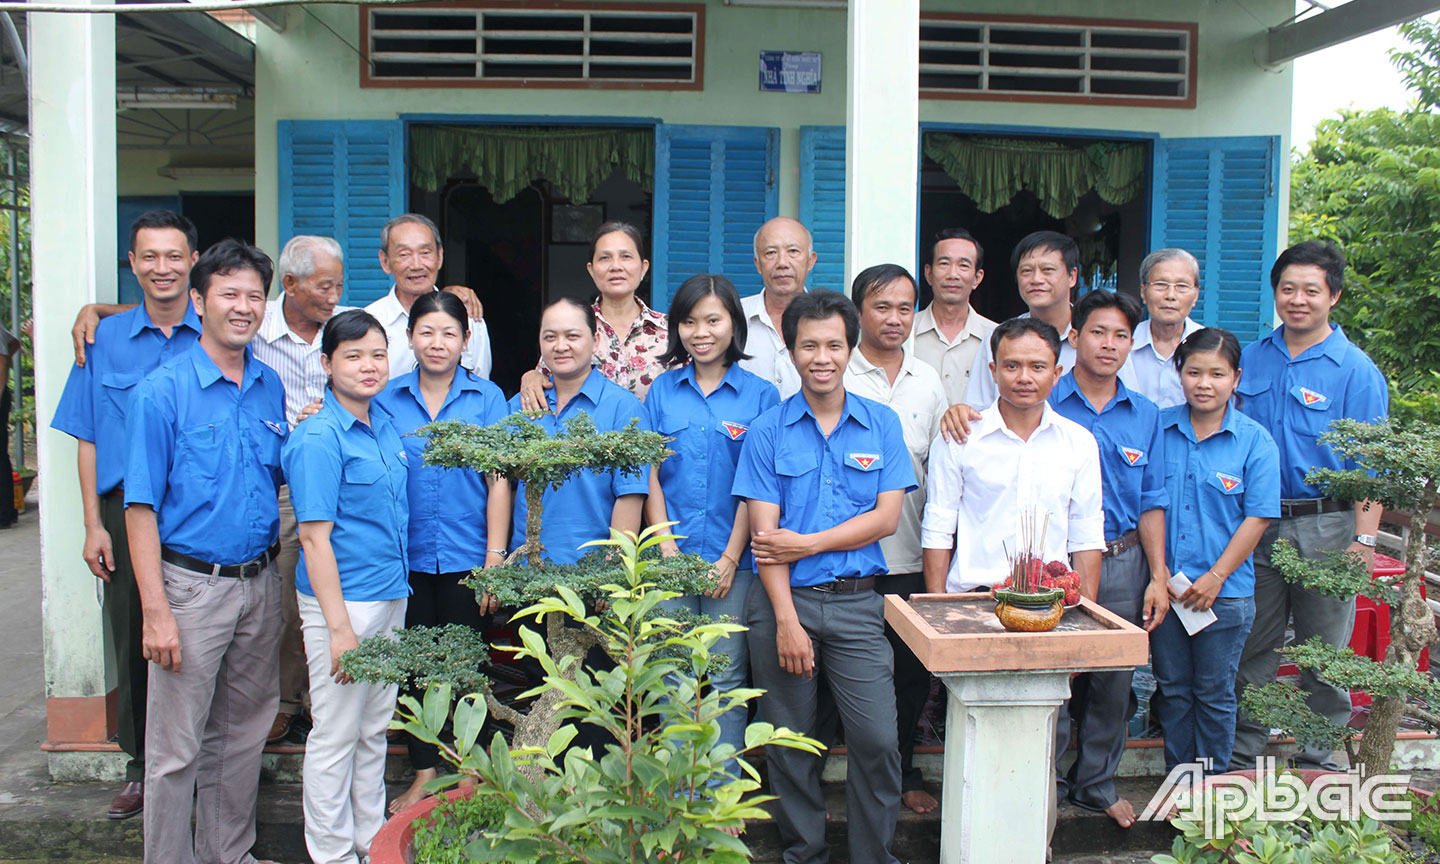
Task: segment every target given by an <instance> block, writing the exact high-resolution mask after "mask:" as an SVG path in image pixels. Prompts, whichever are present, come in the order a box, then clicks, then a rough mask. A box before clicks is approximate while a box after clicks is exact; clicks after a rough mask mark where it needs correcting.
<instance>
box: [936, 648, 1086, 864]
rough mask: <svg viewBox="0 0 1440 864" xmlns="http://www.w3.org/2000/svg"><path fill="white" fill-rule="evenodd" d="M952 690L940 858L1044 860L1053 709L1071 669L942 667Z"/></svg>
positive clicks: (959, 863)
mask: <svg viewBox="0 0 1440 864" xmlns="http://www.w3.org/2000/svg"><path fill="white" fill-rule="evenodd" d="M940 680H941V681H942V682H944V684H945V689H946V690H947V691H948V692H949V705H948V708H947V710H946V717H945V775H944V781H943V782H942V785H941V787H940V788H941V790H942V792H943V794H942V795H941V802H940V808H941V809H940V864H1044V861H1045V847H1046V846H1047V845H1048V841H1049V836H1050V826H1051V825H1052V824H1053V820H1052V814H1053V812H1054V809H1055V712H1056V709H1058V708H1059V707H1060V703H1062V702H1064V701H1065V700H1066V699H1068V698H1070V673H1069V672H1068V671H1067V672H1002V673H964V674H941V675H940Z"/></svg>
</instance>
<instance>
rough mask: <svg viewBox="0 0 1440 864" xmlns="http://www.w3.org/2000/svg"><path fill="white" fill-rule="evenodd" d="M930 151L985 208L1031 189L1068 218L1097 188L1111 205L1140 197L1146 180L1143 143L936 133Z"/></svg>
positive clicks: (1054, 211) (992, 209) (931, 137)
mask: <svg viewBox="0 0 1440 864" xmlns="http://www.w3.org/2000/svg"><path fill="white" fill-rule="evenodd" d="M925 155H926V156H929V157H930V158H931V159H934V160H935V162H936V163H937V164H938V165H939V166H940V167H941V168H942V169H944V171H945V173H946V174H949V175H950V177H951V178H953V179H954V180H955V182H956V183H958V184H959V185H960V189H961V191H963V192H964V193H965V194H966V195H968V196H969V197H970V198H972V199H974V201H975V203H976V204H977V205H978V206H979V208H980V210H981V212H984V213H994V212H995V211H996V210H999V209H1000V208H1001V207H1004V206H1005V205H1006V204H1009V203H1010V199H1012V198H1014V197H1015V194H1016V193H1017V192H1020V191H1021V190H1025V189H1028V190H1030V191H1031V192H1033V193H1035V196H1036V197H1037V198H1039V199H1040V207H1041V209H1043V210H1044V211H1045V212H1046V213H1049V214H1050V215H1051V216H1054V217H1055V218H1056V219H1064V218H1065V217H1066V216H1069V215H1070V214H1071V213H1072V212H1073V211H1074V210H1075V204H1076V203H1077V202H1079V200H1080V198H1081V197H1082V196H1083V195H1084V194H1085V193H1087V192H1089V191H1090V190H1091V189H1094V190H1095V191H1096V192H1097V193H1098V194H1099V195H1100V197H1101V198H1102V199H1104V200H1105V201H1108V202H1109V203H1111V204H1115V205H1120V204H1124V203H1125V202H1127V201H1129V200H1130V199H1131V198H1134V197H1135V196H1136V194H1138V193H1139V192H1140V188H1141V186H1142V185H1143V184H1144V182H1145V146H1144V145H1143V144H1115V143H1108V142H1106V143H1100V144H1091V145H1089V146H1083V147H1082V146H1076V145H1072V144H1065V143H1062V142H1059V141H1031V140H1027V139H1019V138H974V137H970V136H962V135H952V134H948V133H943V132H932V133H928V134H926V135H925Z"/></svg>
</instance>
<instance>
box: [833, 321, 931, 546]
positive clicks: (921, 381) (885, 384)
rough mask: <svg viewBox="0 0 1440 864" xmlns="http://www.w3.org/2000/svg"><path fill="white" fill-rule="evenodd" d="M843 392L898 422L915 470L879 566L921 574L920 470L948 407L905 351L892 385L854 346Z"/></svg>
mask: <svg viewBox="0 0 1440 864" xmlns="http://www.w3.org/2000/svg"><path fill="white" fill-rule="evenodd" d="M845 389H846V391H848V392H850V393H853V394H854V395H856V396H860V397H863V398H865V399H869V400H871V401H874V402H879V403H880V404H882V405H889V406H890V408H891V410H893V411H894V412H895V413H896V415H898V416H899V417H900V429H901V433H902V434H903V435H904V436H905V449H906V450H908V451H909V452H910V464H911V466H912V467H913V468H914V469H915V482H916V487H915V488H914V489H912V490H911V491H910V492H908V493H906V495H905V501H904V503H903V504H902V505H901V510H900V527H899V528H897V529H895V533H894V534H892V535H890V536H889V537H886V538H884V539H882V540H881V541H880V551H881V552H882V553H884V555H885V565H886V567H888V568H889V570H890V572H891V573H919V572H921V560H920V559H921V554H920V521H921V518H922V516H923V515H924V512H925V466H926V464H927V463H928V462H929V460H930V442H931V441H933V440H935V437H936V436H937V435H939V434H940V418H941V417H943V416H944V415H945V408H946V407H947V405H948V403H947V402H946V401H945V390H944V388H943V387H942V386H941V384H940V375H939V373H938V372H936V371H935V370H934V369H932V368H930V366H929V365H928V364H926V363H921V362H920V361H919V360H918V359H916V358H915V355H913V354H911V353H910V352H909V351H907V352H905V359H904V360H902V361H901V363H900V374H898V375H896V376H895V383H893V384H892V383H890V376H889V375H887V374H885V370H884V369H882V368H880V367H879V366H876V365H875V364H873V363H871V362H870V361H869V360H867V359H865V355H864V354H861V353H860V349H859V348H858V347H857V348H856V349H855V350H854V351H852V352H850V365H849V366H847V367H846V369H845Z"/></svg>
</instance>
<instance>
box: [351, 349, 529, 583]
mask: <svg viewBox="0 0 1440 864" xmlns="http://www.w3.org/2000/svg"><path fill="white" fill-rule="evenodd" d="M375 401H376V402H378V403H379V404H380V406H381V407H383V408H384V409H385V410H386V411H388V412H390V416H391V417H393V418H394V421H395V429H396V430H397V431H398V432H399V433H400V435H401V441H402V442H403V444H404V445H405V455H406V457H407V459H408V461H409V463H410V470H409V479H408V480H407V482H406V488H407V490H408V497H409V499H410V559H409V567H410V569H411V570H415V571H417V572H420V573H458V572H460V571H462V570H463V571H466V572H469V571H470V570H471V569H472V568H475V567H480V566H483V565H484V564H485V549H486V542H485V541H486V536H487V535H486V533H485V524H486V523H485V502H486V501H487V500H488V499H489V494H488V490H487V488H486V486H485V478H484V477H483V476H482V475H481V474H479V473H478V472H476V471H471V470H469V469H468V468H441V467H439V466H437V465H426V464H424V452H425V445H426V443H427V439H426V438H424V437H423V436H421V435H415V434H412V433H414V431H415V430H416V429H419V428H420V427H421V426H424V425H425V424H427V423H429V422H431V417H430V410H429V409H428V408H426V407H425V397H424V396H423V395H421V393H420V373H419V372H410V373H407V374H405V375H401V376H400V377H399V378H395V379H393V380H391V382H390V386H388V387H386V388H385V392H384V393H381V394H380V395H379V396H378V397H376V399H375ZM508 413H509V412H507V411H506V410H505V394H503V393H501V392H500V388H499V387H496V386H495V385H494V384H491V383H490V382H489V381H486V380H485V379H484V378H477V377H476V376H475V375H474V374H472V373H470V372H468V371H466V370H465V369H456V370H455V379H454V380H453V381H451V382H450V392H449V393H447V394H446V395H445V402H444V404H442V405H441V406H440V413H439V414H438V415H436V416H435V418H434V419H435V420H464V421H465V422H466V423H474V424H475V425H477V426H488V425H490V424H491V423H496V422H498V421H500V420H503V419H504V418H505V416H506V415H507V414H508Z"/></svg>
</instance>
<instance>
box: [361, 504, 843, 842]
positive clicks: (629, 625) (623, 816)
mask: <svg viewBox="0 0 1440 864" xmlns="http://www.w3.org/2000/svg"><path fill="white" fill-rule="evenodd" d="M664 527H666V526H656V527H652V528H650V529H648V530H647V531H645V532H644V533H642V534H641V535H640V536H638V537H637V536H636V535H634V534H629V533H628V532H627V533H626V534H620V533H618V532H612V537H611V539H610V540H606V541H598V542H597V543H596V544H595V545H601V546H609V547H611V548H613V549H614V550H616V552H617V553H618V554H617V556H616V557H617V559H618V563H619V567H620V572H621V577H622V578H621V579H619V580H618V581H617V582H616V583H612V584H607V585H605V586H603V588H602V593H603V595H604V598H605V601H606V602H605V603H604V604H602V608H603V611H601V612H596V611H594V607H590V606H587V604H586V603H585V602H584V601H583V600H582V598H581V596H580V595H579V594H578V593H577V592H576V591H575V590H574V589H573V588H570V587H568V586H565V585H560V586H557V587H556V588H555V590H554V592H553V593H552V595H551V596H548V597H545V598H543V599H541V600H539V601H537V602H535V603H532V604H531V605H529V606H528V607H526V608H525V609H522V610H521V611H520V612H519V613H518V614H517V618H518V619H529V620H531V621H533V622H535V623H537V624H541V625H543V626H544V627H545V628H546V629H547V630H548V629H549V628H550V627H551V624H550V622H551V621H553V620H555V618H556V617H558V618H559V619H561V620H562V621H569V622H571V623H572V624H573V625H574V626H573V629H577V630H579V631H581V632H583V633H584V634H586V635H585V636H584V637H583V639H584V641H586V642H593V643H594V644H597V645H600V646H601V647H603V648H604V650H605V651H606V652H607V653H608V654H609V655H610V656H611V657H612V658H614V659H615V666H614V668H611V669H606V670H595V671H591V670H587V669H585V668H583V666H582V664H581V663H580V662H579V661H578V659H577V658H574V657H569V656H561V655H558V654H557V652H555V651H554V650H553V649H552V647H551V646H548V645H547V644H546V640H545V639H543V638H541V636H540V633H539V632H537V631H536V630H534V629H531V628H530V627H523V628H521V630H520V636H521V642H522V647H520V648H517V649H510V650H513V651H515V653H516V654H517V655H518V656H520V657H529V658H533V659H534V660H535V661H537V662H538V663H539V664H540V666H541V667H542V668H543V670H544V674H545V678H544V682H543V683H542V684H541V685H539V686H538V687H536V688H535V689H534V690H533V691H531V694H533V695H535V696H537V697H539V698H540V699H542V700H543V699H546V698H547V696H549V695H550V694H555V695H554V696H553V698H552V699H551V700H550V701H549V702H548V703H547V704H551V705H553V707H554V711H555V714H556V717H557V719H559V720H574V721H576V722H578V723H586V724H590V725H593V726H595V727H598V728H599V729H601V730H603V731H604V732H605V733H606V734H607V735H608V736H609V738H610V739H612V742H613V743H609V744H607V745H606V746H605V748H604V752H603V753H596V752H592V751H591V750H590V749H588V748H570V746H569V745H570V743H571V741H572V739H573V738H574V736H575V734H576V727H575V726H574V725H569V726H564V727H561V728H558V729H557V730H556V731H555V732H553V733H552V734H551V736H550V737H549V739H547V740H545V741H543V742H541V743H539V744H522V743H521V742H520V741H519V736H518V735H517V738H516V742H515V744H514V745H513V746H512V745H509V744H507V743H506V741H505V739H504V737H503V736H502V735H501V734H499V733H496V734H495V735H494V736H493V737H492V738H491V740H490V743H489V745H488V746H482V744H481V743H479V741H478V738H479V735H480V731H481V729H482V728H483V726H484V723H485V720H486V717H487V715H488V709H489V707H490V705H491V704H493V700H490V699H487V698H486V696H484V695H483V694H480V693H471V694H468V695H466V696H463V697H461V698H460V699H459V700H458V701H453V702H452V691H451V688H450V686H449V685H448V684H432V685H430V687H429V688H428V689H427V691H426V693H425V696H424V698H423V700H416V699H415V698H413V697H409V696H406V697H402V699H401V700H400V701H401V707H400V709H399V712H398V713H399V717H398V718H397V720H396V721H395V722H396V725H397V727H398V728H403V729H405V730H407V731H409V732H410V733H412V734H413V735H415V736H416V737H417V738H420V739H421V740H424V741H429V742H431V743H433V744H436V745H437V746H438V747H439V748H440V752H441V754H442V756H443V757H444V758H445V759H446V760H447V761H449V762H450V763H451V764H452V765H453V766H454V769H455V770H454V773H453V774H452V775H451V776H450V777H448V778H443V779H442V780H441V781H437V785H443V784H444V783H453V782H455V780H456V779H457V778H458V777H469V778H473V779H475V780H476V781H478V782H477V785H476V786H475V787H474V791H473V794H474V795H475V796H479V797H481V798H484V799H487V800H488V802H490V803H488V804H487V805H486V806H485V807H483V808H480V810H481V813H482V815H481V818H480V819H479V820H477V821H479V822H481V823H484V824H466V825H460V826H454V825H451V826H448V827H447V831H449V836H450V837H451V838H453V839H455V840H456V843H458V844H461V845H463V856H464V857H463V858H457V859H454V860H467V861H476V862H489V861H507V862H529V861H537V862H538V861H546V862H548V861H557V862H558V861H569V862H580V864H590V862H595V864H598V862H628V864H639V862H647V864H648V862H654V864H661V862H664V864H684V862H690V861H698V860H704V861H706V862H715V864H728V862H743V861H747V860H748V859H749V856H750V853H749V850H748V848H747V847H746V846H745V844H744V843H743V842H742V841H741V840H740V839H739V838H738V837H737V836H735V833H734V832H737V831H738V829H739V828H740V827H741V826H742V825H743V824H744V821H745V820H747V819H762V818H765V817H766V814H765V812H764V811H763V810H761V809H760V808H759V806H758V805H759V804H761V803H764V802H765V801H766V800H769V799H768V798H767V797H765V796H760V795H757V794H754V793H755V792H756V790H758V789H759V788H760V780H759V776H758V774H757V773H756V771H755V769H754V767H753V766H751V765H750V764H749V763H748V762H747V761H746V759H745V758H744V757H745V754H746V753H748V752H750V751H752V750H754V749H756V748H759V747H762V746H768V747H774V746H783V747H797V748H801V749H804V750H808V751H810V752H818V751H819V747H820V745H819V744H818V742H815V741H812V740H810V739H808V738H805V737H803V736H800V735H798V734H796V733H794V732H791V731H789V730H786V729H777V728H774V727H772V726H770V725H768V724H764V723H755V724H751V726H750V727H749V729H748V730H747V731H746V736H745V744H746V747H745V750H744V751H742V752H736V751H735V750H734V748H733V747H731V746H729V745H723V744H718V743H717V742H718V740H719V725H718V722H717V721H718V719H719V718H720V717H721V716H722V715H723V714H725V713H726V712H728V711H736V710H739V711H743V710H745V706H746V703H748V702H749V701H750V700H752V699H754V698H755V697H756V696H758V695H759V691H757V690H737V691H732V692H729V693H717V692H714V690H713V689H710V688H706V687H704V686H703V683H704V681H705V678H706V676H707V673H708V670H709V669H710V668H711V667H712V665H713V664H715V663H716V662H717V659H718V655H714V654H712V653H711V648H712V646H713V645H714V643H715V641H716V640H717V639H719V638H720V637H721V636H723V635H725V634H728V633H731V632H735V631H737V630H739V629H741V628H740V627H739V626H738V625H735V624H731V623H726V622H709V623H700V624H696V623H692V622H682V621H679V620H676V619H673V618H669V617H666V616H665V615H664V614H663V613H662V612H661V611H660V610H658V609H657V604H659V603H660V602H662V601H664V600H667V599H670V598H672V597H675V596H678V594H677V593H676V592H673V591H666V590H663V589H661V588H660V587H658V586H657V585H656V584H655V583H653V582H651V581H650V580H649V574H650V571H652V570H655V569H657V567H658V562H654V561H647V560H642V559H643V558H644V553H646V552H647V551H649V550H651V549H652V548H654V547H656V546H657V545H658V544H659V543H660V542H662V541H664V540H666V539H673V538H670V537H669V535H664V531H663V528H664ZM662 535H664V536H662ZM552 616H554V617H552ZM719 662H724V661H723V659H721V660H720V661H719ZM531 713H532V714H533V713H534V710H533V709H532V711H531ZM447 716H451V717H453V730H454V731H453V735H452V736H450V738H449V740H445V738H444V732H443V730H444V727H445V723H446V719H447ZM496 802H498V804H499V805H500V806H499V807H498V808H497V807H495V806H492V805H493V804H494V803H496ZM426 804H429V805H430V806H431V807H433V806H434V805H433V802H422V803H421V804H418V805H416V806H415V808H412V811H416V810H418V808H421V807H423V806H425V805H426ZM412 811H406V812H403V813H400V814H397V815H396V816H395V817H394V818H392V819H391V820H390V821H389V822H387V823H386V825H385V827H384V828H383V829H382V831H381V832H380V834H379V835H377V836H376V838H375V841H374V843H373V844H372V846H371V850H370V855H371V861H372V864H410V862H411V861H412V858H411V857H408V856H409V855H410V845H411V844H413V843H414V842H415V841H414V836H415V828H414V826H413V824H412V823H413V822H414V820H415V816H416V813H415V812H412ZM422 834H423V832H422ZM424 842H431V841H430V839H429V838H426V839H425V841H424ZM456 843H452V844H451V845H450V846H449V847H448V848H449V849H450V850H451V851H452V852H453V851H455V846H456ZM433 845H435V844H433V843H432V846H433Z"/></svg>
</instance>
